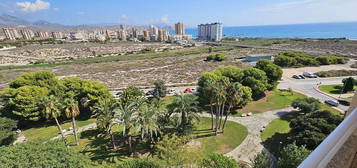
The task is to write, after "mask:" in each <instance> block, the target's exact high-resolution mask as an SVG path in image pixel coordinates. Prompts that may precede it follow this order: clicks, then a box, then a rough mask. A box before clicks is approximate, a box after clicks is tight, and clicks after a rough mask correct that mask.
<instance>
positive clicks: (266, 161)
mask: <svg viewBox="0 0 357 168" xmlns="http://www.w3.org/2000/svg"><path fill="white" fill-rule="evenodd" d="M252 163H253V167H252V168H272V167H273V165H274V162H273V161H272V159H271V157H270V156H269V153H268V152H267V151H265V150H263V151H262V152H261V153H259V154H258V155H256V156H255V158H254V159H253V160H252Z"/></svg>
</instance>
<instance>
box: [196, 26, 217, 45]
mask: <svg viewBox="0 0 357 168" xmlns="http://www.w3.org/2000/svg"><path fill="white" fill-rule="evenodd" d="M222 29H223V27H222V23H211V24H200V25H198V39H199V40H204V41H221V40H222Z"/></svg>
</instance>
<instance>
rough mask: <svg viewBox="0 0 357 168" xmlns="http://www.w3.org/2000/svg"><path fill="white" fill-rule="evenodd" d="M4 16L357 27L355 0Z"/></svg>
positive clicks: (168, 0) (8, 0)
mask: <svg viewBox="0 0 357 168" xmlns="http://www.w3.org/2000/svg"><path fill="white" fill-rule="evenodd" d="M1 13H2V14H9V15H13V16H17V17H20V18H23V19H26V20H30V21H37V20H46V21H49V22H54V23H60V24H64V25H82V24H128V25H148V24H167V25H172V24H174V23H175V22H178V21H181V22H184V23H185V25H186V27H196V25H198V24H201V23H210V22H222V23H223V25H224V26H253V25H276V24H300V23H320V22H349V21H357V0H0V14H1Z"/></svg>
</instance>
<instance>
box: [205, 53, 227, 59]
mask: <svg viewBox="0 0 357 168" xmlns="http://www.w3.org/2000/svg"><path fill="white" fill-rule="evenodd" d="M227 58H228V57H227V56H226V55H224V54H222V53H219V54H211V55H209V56H207V57H206V61H212V60H214V61H224V60H226V59H227Z"/></svg>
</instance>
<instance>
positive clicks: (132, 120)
mask: <svg viewBox="0 0 357 168" xmlns="http://www.w3.org/2000/svg"><path fill="white" fill-rule="evenodd" d="M145 101H146V98H145V97H139V98H136V99H132V100H131V101H130V102H127V103H121V104H120V105H119V107H118V108H116V109H115V110H114V118H115V119H116V120H117V122H118V124H121V125H123V135H124V137H126V140H127V144H128V149H129V154H130V155H131V154H132V153H133V148H132V134H131V129H132V128H135V126H136V125H137V122H138V119H137V118H138V115H139V109H140V108H141V106H142V105H143V104H144V103H145Z"/></svg>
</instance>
